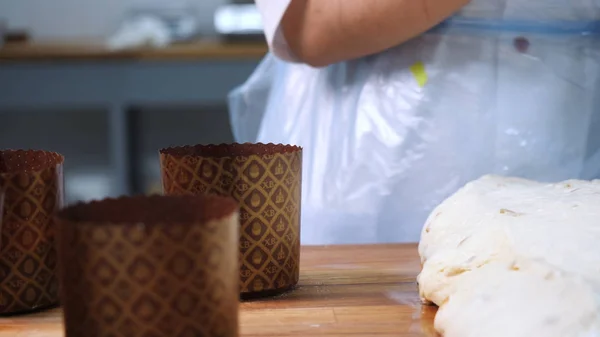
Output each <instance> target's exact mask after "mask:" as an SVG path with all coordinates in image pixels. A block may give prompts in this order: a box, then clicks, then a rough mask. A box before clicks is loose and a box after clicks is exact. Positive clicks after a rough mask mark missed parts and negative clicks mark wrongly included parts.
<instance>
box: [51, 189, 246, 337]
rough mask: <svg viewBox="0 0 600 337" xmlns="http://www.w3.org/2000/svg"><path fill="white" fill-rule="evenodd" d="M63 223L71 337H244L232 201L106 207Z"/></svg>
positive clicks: (96, 205) (155, 199)
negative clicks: (240, 335) (240, 328)
mask: <svg viewBox="0 0 600 337" xmlns="http://www.w3.org/2000/svg"><path fill="white" fill-rule="evenodd" d="M56 220H57V223H58V228H59V230H60V231H59V234H58V243H57V247H58V261H59V275H60V284H61V287H60V289H61V299H62V301H61V302H62V305H63V307H64V318H65V330H66V336H67V337H89V336H111V337H146V336H152V337H172V336H206V337H236V336H238V296H239V295H238V283H237V271H238V256H237V254H238V251H237V240H238V237H239V235H238V227H239V225H238V223H239V212H238V205H237V203H236V202H235V201H234V200H233V199H231V198H224V197H218V196H151V197H126V198H120V199H107V200H103V201H96V202H92V203H88V204H78V205H75V206H72V207H69V208H67V209H64V210H63V211H61V212H59V213H58V214H57V216H56Z"/></svg>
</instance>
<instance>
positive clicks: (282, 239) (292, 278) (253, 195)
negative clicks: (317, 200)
mask: <svg viewBox="0 0 600 337" xmlns="http://www.w3.org/2000/svg"><path fill="white" fill-rule="evenodd" d="M160 164H161V173H162V183H163V190H164V192H165V193H166V194H168V195H180V194H190V193H191V194H196V195H197V194H218V195H226V196H232V197H233V198H235V199H236V200H237V201H238V202H239V203H240V225H241V230H240V243H239V248H240V274H239V275H240V292H241V295H242V297H252V296H263V295H271V294H277V293H280V292H282V291H285V290H288V289H290V288H292V287H293V286H295V285H296V284H297V283H298V277H299V272H300V269H299V268H300V265H299V263H300V201H301V200H300V195H301V186H302V149H301V148H300V147H297V146H291V145H281V144H280V145H275V144H221V145H205V146H203V145H196V146H185V147H174V148H168V149H162V150H160Z"/></svg>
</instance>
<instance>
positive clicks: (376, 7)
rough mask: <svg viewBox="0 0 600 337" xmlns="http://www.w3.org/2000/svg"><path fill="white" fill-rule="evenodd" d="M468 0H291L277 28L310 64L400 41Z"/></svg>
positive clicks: (373, 50)
mask: <svg viewBox="0 0 600 337" xmlns="http://www.w3.org/2000/svg"><path fill="white" fill-rule="evenodd" d="M468 2H469V0H292V2H291V4H290V7H289V8H288V10H287V12H286V14H285V15H284V18H283V20H282V29H283V33H284V36H285V38H286V40H287V41H288V44H289V46H290V48H291V50H292V51H293V52H294V53H295V54H296V56H298V57H299V58H300V59H301V60H302V61H304V62H306V63H308V64H311V65H313V66H326V65H329V64H332V63H336V62H341V61H345V60H349V59H354V58H358V57H362V56H366V55H371V54H375V53H378V52H381V51H383V50H385V49H388V48H390V47H393V46H396V45H398V44H401V43H403V42H405V41H407V40H409V39H411V38H413V37H415V36H417V35H419V34H421V33H423V32H425V31H427V30H428V29H430V28H432V27H433V26H435V25H437V24H438V23H440V22H441V21H443V20H444V19H445V18H447V17H449V16H450V15H452V13H454V12H455V11H457V10H458V9H460V8H461V7H462V6H464V5H466V4H467V3H468Z"/></svg>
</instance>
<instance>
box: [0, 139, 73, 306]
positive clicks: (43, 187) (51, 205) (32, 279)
mask: <svg viewBox="0 0 600 337" xmlns="http://www.w3.org/2000/svg"><path fill="white" fill-rule="evenodd" d="M63 161H64V158H63V156H62V155H60V154H57V153H54V152H46V151H33V150H5V151H0V190H4V192H5V195H4V210H3V212H2V213H3V221H2V227H1V235H2V243H1V244H0V314H15V313H24V312H29V311H33V310H37V309H42V308H46V307H50V306H54V305H56V304H58V281H57V278H56V250H55V247H54V232H55V228H54V222H53V219H52V215H53V214H54V212H55V211H57V210H58V209H60V208H62V206H63V203H64V192H63V190H64V189H63Z"/></svg>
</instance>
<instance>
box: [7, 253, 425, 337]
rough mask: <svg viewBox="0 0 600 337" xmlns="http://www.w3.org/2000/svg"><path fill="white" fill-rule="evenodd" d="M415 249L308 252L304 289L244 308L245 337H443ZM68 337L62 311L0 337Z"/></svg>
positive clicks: (10, 323) (21, 322)
mask: <svg viewBox="0 0 600 337" xmlns="http://www.w3.org/2000/svg"><path fill="white" fill-rule="evenodd" d="M420 268H421V266H420V262H419V258H418V255H417V248H416V246H415V245H377V246H330V247H303V248H302V255H301V273H300V285H299V286H298V288H297V289H296V290H294V291H292V292H289V293H287V294H284V295H280V296H278V297H276V298H273V299H267V300H255V301H249V302H243V303H241V304H240V325H241V329H240V330H241V333H240V334H241V336H257V337H258V336H340V337H341V336H365V337H367V336H402V337H408V336H411V337H417V336H429V337H433V336H436V334H435V332H434V331H433V328H432V324H433V323H432V322H433V317H434V315H435V312H436V309H435V308H434V307H429V306H422V305H421V304H420V301H419V296H418V293H417V285H416V283H415V277H416V275H417V274H418V272H419V270H420ZM8 336H11V337H38V336H44V337H60V336H63V326H62V315H61V311H60V309H54V310H50V311H46V312H43V313H38V314H32V315H28V316H22V317H10V318H0V337H8Z"/></svg>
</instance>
